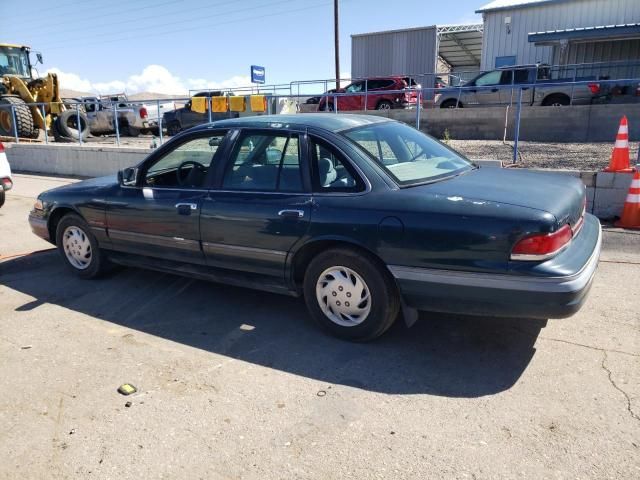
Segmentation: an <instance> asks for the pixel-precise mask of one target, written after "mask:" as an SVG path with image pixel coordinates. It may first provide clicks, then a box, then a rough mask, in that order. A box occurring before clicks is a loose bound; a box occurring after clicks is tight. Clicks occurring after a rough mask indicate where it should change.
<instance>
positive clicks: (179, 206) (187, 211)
mask: <svg viewBox="0 0 640 480" xmlns="http://www.w3.org/2000/svg"><path fill="white" fill-rule="evenodd" d="M197 209H198V204H197V203H176V210H178V215H191V210H197Z"/></svg>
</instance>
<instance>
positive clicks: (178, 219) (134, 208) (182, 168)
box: [107, 130, 227, 264]
mask: <svg viewBox="0 0 640 480" xmlns="http://www.w3.org/2000/svg"><path fill="white" fill-rule="evenodd" d="M226 133H227V131H226V130H207V131H205V132H196V133H193V134H191V135H188V136H185V137H184V138H180V139H179V140H177V141H174V142H170V143H168V144H166V147H165V148H163V149H161V150H160V151H158V152H157V153H156V154H152V155H151V156H150V157H149V158H148V160H147V161H145V162H144V163H143V164H142V165H141V166H140V167H139V169H138V174H137V180H136V182H135V184H134V185H130V186H127V185H121V186H120V187H119V188H118V189H117V190H116V191H115V193H114V194H113V195H111V196H110V197H109V198H108V199H107V227H108V235H109V238H110V240H111V242H112V246H113V248H114V249H115V250H119V251H123V252H128V253H134V254H139V255H144V256H149V257H158V258H162V259H168V260H174V261H181V262H192V263H200V264H205V258H204V254H203V253H202V249H201V247H200V211H201V207H202V202H203V199H204V198H205V197H206V195H207V190H208V185H209V181H210V180H209V172H210V171H212V170H211V169H212V168H213V167H212V166H213V165H215V160H216V159H217V157H218V155H217V153H218V152H219V148H220V146H221V145H222V144H223V142H224V138H225V135H226Z"/></svg>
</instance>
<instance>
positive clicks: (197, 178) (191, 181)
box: [144, 133, 225, 188]
mask: <svg viewBox="0 0 640 480" xmlns="http://www.w3.org/2000/svg"><path fill="white" fill-rule="evenodd" d="M224 135H225V134H224V133H220V134H216V135H208V136H206V137H200V138H194V139H192V140H188V141H186V142H185V143H182V144H180V145H178V146H177V147H176V148H175V149H173V150H172V151H170V152H169V153H167V154H165V155H163V156H162V157H160V158H159V159H158V160H156V161H155V162H154V163H153V164H151V165H150V166H149V167H148V168H147V171H146V173H145V175H144V184H145V185H146V186H150V187H167V188H168V187H171V188H201V187H203V186H204V183H205V179H206V176H207V172H208V171H209V169H210V168H212V160H213V157H214V155H215V153H216V152H217V151H218V148H219V146H220V145H221V144H222V140H223V139H224Z"/></svg>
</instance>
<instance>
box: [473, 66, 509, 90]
mask: <svg viewBox="0 0 640 480" xmlns="http://www.w3.org/2000/svg"><path fill="white" fill-rule="evenodd" d="M501 78H502V70H494V71H493V72H488V73H485V74H484V75H482V76H480V77H478V78H477V79H476V82H475V83H476V86H477V87H484V86H486V85H498V84H500V79H501Z"/></svg>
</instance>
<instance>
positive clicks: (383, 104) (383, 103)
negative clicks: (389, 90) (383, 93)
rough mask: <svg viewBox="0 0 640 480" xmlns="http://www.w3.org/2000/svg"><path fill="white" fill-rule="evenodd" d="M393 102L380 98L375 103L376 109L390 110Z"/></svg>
mask: <svg viewBox="0 0 640 480" xmlns="http://www.w3.org/2000/svg"><path fill="white" fill-rule="evenodd" d="M392 108H393V104H392V103H391V102H390V101H389V100H380V101H379V102H378V105H376V110H391V109H392Z"/></svg>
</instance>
